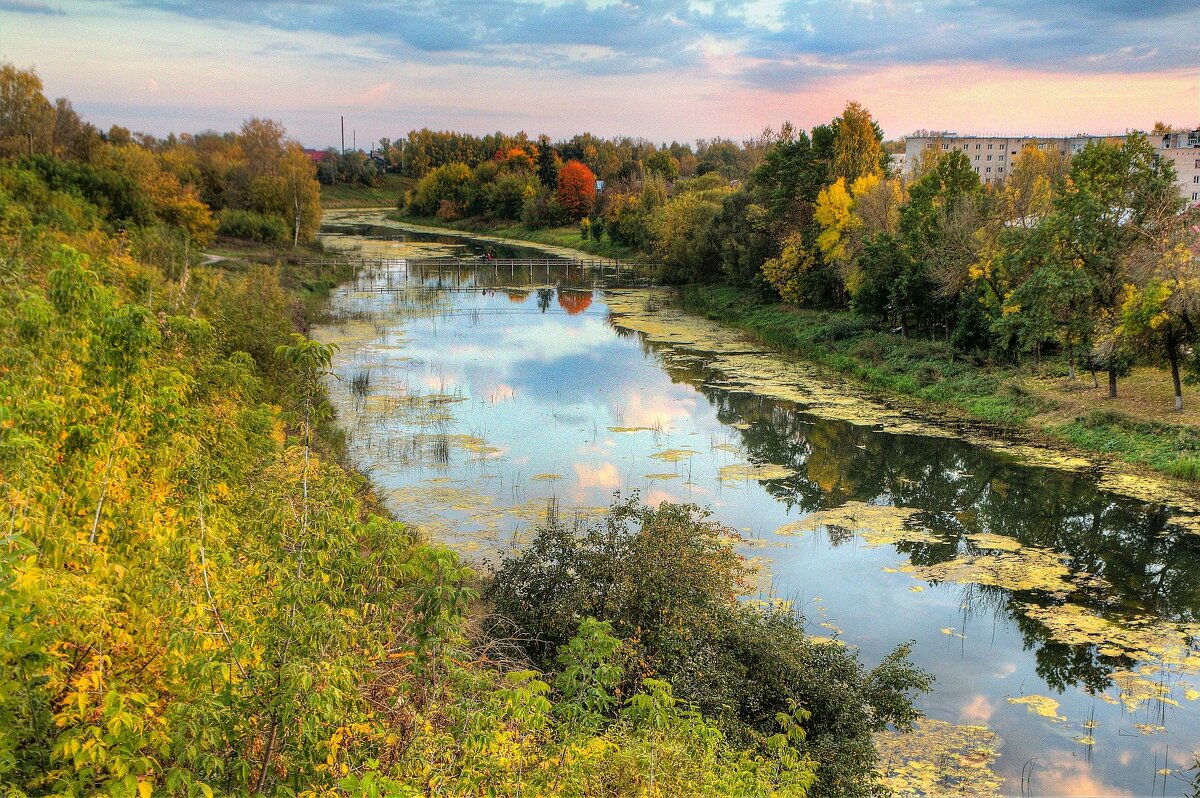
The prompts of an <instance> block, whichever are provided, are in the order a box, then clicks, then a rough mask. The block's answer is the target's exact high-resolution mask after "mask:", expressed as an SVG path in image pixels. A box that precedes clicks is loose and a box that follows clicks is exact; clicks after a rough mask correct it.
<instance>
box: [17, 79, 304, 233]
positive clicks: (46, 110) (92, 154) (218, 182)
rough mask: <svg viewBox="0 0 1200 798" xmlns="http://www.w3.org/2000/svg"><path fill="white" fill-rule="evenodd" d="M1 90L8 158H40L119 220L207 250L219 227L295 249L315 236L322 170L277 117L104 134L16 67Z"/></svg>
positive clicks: (69, 187)
mask: <svg viewBox="0 0 1200 798" xmlns="http://www.w3.org/2000/svg"><path fill="white" fill-rule="evenodd" d="M0 97H2V98H3V103H0V157H4V158H6V159H13V160H19V161H21V162H23V163H28V164H31V165H32V167H33V168H34V169H35V170H36V171H38V172H39V174H41V175H42V176H43V177H44V178H45V179H46V180H47V181H48V182H49V184H50V185H51V186H52V188H54V189H55V190H61V191H67V192H70V193H73V194H76V195H78V196H80V197H82V198H83V199H85V200H87V201H88V202H90V203H93V204H94V205H96V206H97V207H99V208H102V209H103V210H104V212H105V214H106V216H107V217H108V218H109V219H110V220H111V222H112V223H114V224H116V225H118V226H128V227H131V228H136V229H140V230H147V229H150V228H153V227H155V226H156V225H157V228H158V230H159V232H163V231H166V230H175V231H181V232H183V233H185V234H186V236H187V237H188V239H189V240H190V241H191V242H192V243H193V244H195V245H196V246H199V247H204V246H206V245H207V244H208V243H209V242H210V241H211V240H212V238H213V236H214V235H216V234H221V235H227V236H230V237H234V238H243V239H250V240H255V241H262V242H268V243H287V242H290V243H292V244H293V246H294V245H296V244H299V243H300V242H307V241H311V240H312V239H313V238H314V237H315V235H316V232H317V228H318V226H319V225H320V220H321V205H320V187H319V185H318V184H317V182H316V179H315V167H314V166H313V163H312V160H311V159H310V158H309V157H308V155H307V154H305V152H304V149H303V147H301V146H300V144H299V143H298V142H296V141H294V140H292V139H290V138H289V137H288V136H287V132H286V131H285V130H284V128H283V126H282V125H280V124H279V123H278V122H274V121H271V120H267V119H258V118H252V119H249V120H247V121H246V122H245V123H244V124H243V125H242V126H241V129H240V130H238V131H237V132H229V133H217V132H215V131H206V132H202V133H197V134H189V133H184V134H179V135H176V134H171V135H169V136H167V137H165V138H161V139H158V138H155V137H153V136H149V135H146V134H135V133H131V132H130V131H129V130H128V129H127V128H123V127H121V126H119V125H114V126H113V127H111V128H110V129H109V130H107V131H101V130H99V129H97V128H96V127H95V126H94V125H92V124H90V123H88V122H85V121H84V120H82V119H81V118H80V117H79V115H78V114H77V113H76V112H75V110H74V109H73V108H72V106H71V103H70V101H68V100H66V99H59V100H57V101H55V102H54V103H51V102H50V101H49V100H48V99H47V98H46V97H45V95H44V94H43V93H42V84H41V80H40V79H39V78H38V76H37V75H36V73H34V72H33V71H31V70H20V69H17V68H16V67H14V66H13V65H11V64H4V65H3V66H0Z"/></svg>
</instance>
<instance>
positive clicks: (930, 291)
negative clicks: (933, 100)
mask: <svg viewBox="0 0 1200 798" xmlns="http://www.w3.org/2000/svg"><path fill="white" fill-rule="evenodd" d="M981 191H982V186H981V185H980V182H979V175H977V174H975V170H974V169H972V168H971V164H970V162H969V161H968V160H967V156H966V155H965V154H964V153H962V152H961V151H958V150H955V151H953V152H951V153H949V154H948V155H946V156H944V157H942V158H941V159H939V160H938V162H937V164H936V165H935V166H934V167H933V168H932V169H931V170H929V171H928V172H926V173H925V174H924V175H923V176H922V177H921V178H919V179H918V180H917V181H916V182H914V183H913V184H912V186H911V188H910V192H909V193H910V199H909V202H908V205H906V206H905V208H904V210H903V211H902V212H901V214H900V232H901V235H902V237H903V240H904V246H905V249H906V250H907V252H908V256H909V257H908V258H906V259H905V264H906V269H905V270H904V271H903V272H901V274H900V275H899V278H898V279H897V281H896V283H895V286H894V289H893V292H892V293H893V301H894V310H895V311H896V313H897V315H898V321H899V322H900V326H901V327H903V328H905V329H907V326H908V320H909V318H910V317H911V318H913V319H915V320H918V321H925V322H932V321H934V320H935V319H941V320H942V322H943V323H944V324H945V325H946V334H947V337H949V335H950V326H951V321H952V320H951V313H952V310H953V308H954V307H955V306H956V305H957V297H954V298H953V301H951V302H947V301H946V300H947V299H949V298H950V297H947V296H946V293H945V292H944V291H941V292H940V293H939V292H938V284H937V283H936V282H935V279H934V268H935V264H936V263H937V260H938V259H939V258H941V257H943V253H944V251H945V249H944V248H945V246H946V244H947V242H948V239H949V237H948V235H947V234H948V232H949V231H951V230H961V225H959V224H957V222H961V221H963V220H964V219H966V218H969V215H970V212H969V207H970V204H971V203H974V202H975V201H976V200H977V198H978V195H979V194H980V192H981ZM939 300H940V301H939Z"/></svg>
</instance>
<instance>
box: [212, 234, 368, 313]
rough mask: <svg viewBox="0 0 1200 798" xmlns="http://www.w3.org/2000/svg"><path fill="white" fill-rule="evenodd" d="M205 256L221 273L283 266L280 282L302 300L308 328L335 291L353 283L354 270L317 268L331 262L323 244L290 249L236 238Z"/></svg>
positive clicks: (223, 240)
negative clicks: (316, 261)
mask: <svg viewBox="0 0 1200 798" xmlns="http://www.w3.org/2000/svg"><path fill="white" fill-rule="evenodd" d="M205 254H208V255H214V256H217V257H218V258H219V260H216V261H214V262H213V263H212V265H213V266H214V267H216V268H219V269H224V270H227V271H232V272H241V271H245V270H246V269H248V268H250V266H252V265H255V264H259V265H265V266H276V265H277V266H279V270H280V271H279V280H280V283H281V284H282V285H283V287H284V288H286V289H288V290H289V291H291V292H292V293H293V294H295V295H296V298H297V299H299V300H300V302H301V305H302V309H303V319H304V322H305V324H306V325H307V324H311V323H314V322H316V321H317V320H319V319H320V318H321V317H322V316H323V315H324V311H325V300H327V299H328V298H329V295H330V294H331V293H332V292H333V289H335V288H337V286H338V285H339V284H340V283H342V282H345V281H346V280H348V279H350V278H351V276H352V275H353V267H352V266H351V265H350V264H349V263H346V264H344V265H335V266H328V265H321V266H318V265H314V264H313V263H312V262H311V261H312V260H314V259H331V256H330V255H329V253H327V252H326V251H325V249H324V248H323V247H322V246H321V245H320V244H319V243H315V242H314V243H311V244H301V245H300V247H299V248H297V249H293V248H292V247H291V246H290V245H288V246H276V245H273V244H262V243H258V242H254V241H243V240H241V239H235V238H219V239H217V241H216V242H215V243H214V244H213V245H212V246H210V247H209V248H208V250H207V252H206V253H205Z"/></svg>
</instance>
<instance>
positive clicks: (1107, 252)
mask: <svg viewBox="0 0 1200 798" xmlns="http://www.w3.org/2000/svg"><path fill="white" fill-rule="evenodd" d="M1182 205H1183V200H1182V198H1180V196H1179V192H1178V191H1177V189H1176V188H1175V170H1174V167H1173V166H1172V165H1171V162H1170V161H1169V160H1167V159H1159V158H1157V157H1156V156H1155V152H1154V148H1153V147H1152V146H1151V145H1150V143H1149V141H1147V139H1146V137H1145V136H1144V135H1142V134H1140V133H1133V134H1130V135H1129V136H1128V137H1127V138H1126V140H1125V142H1124V143H1123V144H1108V143H1104V142H1096V141H1093V142H1091V143H1089V144H1088V145H1087V146H1086V147H1085V148H1084V149H1083V151H1082V152H1080V153H1079V154H1078V155H1076V156H1075V157H1074V158H1073V159H1072V161H1071V168H1070V172H1069V173H1068V175H1067V178H1066V181H1065V183H1064V187H1063V190H1062V192H1060V193H1059V194H1058V196H1056V197H1055V200H1054V213H1053V214H1052V217H1051V218H1049V219H1047V223H1048V224H1050V225H1052V226H1053V227H1054V229H1055V231H1056V236H1057V239H1058V244H1057V245H1058V246H1060V247H1061V248H1062V250H1063V252H1064V253H1065V254H1066V256H1067V257H1068V258H1070V259H1071V260H1073V261H1074V262H1076V263H1078V265H1079V266H1080V267H1081V268H1082V269H1084V270H1085V271H1086V272H1087V274H1088V279H1089V280H1090V282H1091V285H1092V288H1093V296H1092V302H1091V312H1092V315H1093V318H1094V321H1095V324H1096V326H1097V327H1099V328H1101V329H1104V330H1106V331H1107V333H1108V334H1107V335H1105V336H1099V337H1098V338H1100V339H1103V342H1104V344H1105V345H1104V347H1103V350H1102V354H1103V355H1104V358H1105V359H1106V361H1107V362H1106V365H1105V367H1106V368H1107V370H1108V388H1109V396H1110V397H1114V398H1115V397H1116V395H1117V376H1118V374H1119V372H1120V371H1121V368H1122V360H1121V357H1120V354H1121V347H1120V336H1119V330H1120V326H1121V325H1120V320H1119V318H1118V316H1119V314H1120V306H1121V303H1122V297H1123V295H1124V293H1125V285H1126V283H1127V282H1128V267H1129V261H1130V258H1131V256H1132V255H1133V254H1134V252H1135V251H1136V249H1137V248H1138V247H1139V246H1141V245H1142V242H1144V241H1146V240H1152V239H1154V238H1156V237H1157V236H1159V235H1161V234H1162V231H1163V230H1164V229H1165V228H1166V227H1167V226H1169V225H1170V223H1171V222H1172V220H1174V219H1175V218H1176V215H1177V213H1178V211H1179V209H1180V208H1181V207H1182Z"/></svg>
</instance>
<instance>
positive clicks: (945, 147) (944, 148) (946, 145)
mask: <svg viewBox="0 0 1200 798" xmlns="http://www.w3.org/2000/svg"><path fill="white" fill-rule="evenodd" d="M942 149H943V150H948V149H950V145H949V144H947V143H946V142H944V141H943V142H942Z"/></svg>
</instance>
